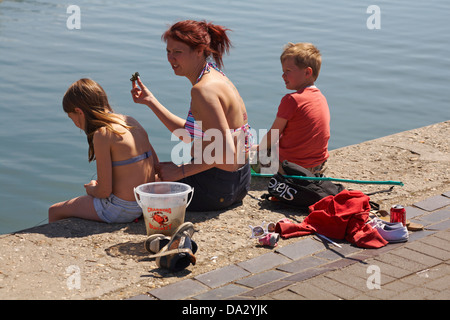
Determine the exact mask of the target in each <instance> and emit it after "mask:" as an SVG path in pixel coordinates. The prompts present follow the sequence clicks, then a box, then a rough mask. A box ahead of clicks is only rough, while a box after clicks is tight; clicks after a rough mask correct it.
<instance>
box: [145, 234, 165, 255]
mask: <svg viewBox="0 0 450 320" xmlns="http://www.w3.org/2000/svg"><path fill="white" fill-rule="evenodd" d="M169 241H170V237H168V236H165V235H163V234H153V235H151V236H150V237H148V238H147V240H145V242H144V248H145V250H146V251H148V252H150V253H153V254H156V253H158V252H159V251H161V249H162V248H164V247H165V246H166V245H167V244H168V243H169Z"/></svg>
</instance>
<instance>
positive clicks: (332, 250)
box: [314, 243, 363, 260]
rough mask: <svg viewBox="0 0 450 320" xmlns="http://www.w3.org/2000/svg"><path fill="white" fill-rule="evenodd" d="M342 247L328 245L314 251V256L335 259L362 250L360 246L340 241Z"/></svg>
mask: <svg viewBox="0 0 450 320" xmlns="http://www.w3.org/2000/svg"><path fill="white" fill-rule="evenodd" d="M340 245H341V246H342V248H336V247H335V246H330V247H329V248H327V250H322V251H320V252H318V253H315V254H314V256H315V257H318V258H323V259H327V260H337V259H341V258H345V257H348V256H349V255H352V254H354V253H356V252H361V251H363V249H362V248H358V247H355V246H353V245H351V244H350V243H340Z"/></svg>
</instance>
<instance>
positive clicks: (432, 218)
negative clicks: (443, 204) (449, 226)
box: [420, 199, 450, 223]
mask: <svg viewBox="0 0 450 320" xmlns="http://www.w3.org/2000/svg"><path fill="white" fill-rule="evenodd" d="M449 200H450V199H449ZM449 218H450V209H449V208H445V209H441V210H437V211H434V212H432V213H429V214H427V215H424V216H422V217H420V220H421V221H425V222H430V223H433V222H441V221H444V220H446V219H449Z"/></svg>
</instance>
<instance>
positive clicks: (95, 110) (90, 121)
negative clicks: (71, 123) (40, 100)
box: [62, 78, 131, 162]
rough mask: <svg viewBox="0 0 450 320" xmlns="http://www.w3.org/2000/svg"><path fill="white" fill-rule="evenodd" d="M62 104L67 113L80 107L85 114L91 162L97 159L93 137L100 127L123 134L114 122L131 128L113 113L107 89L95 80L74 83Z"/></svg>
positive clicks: (82, 80) (81, 80)
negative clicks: (114, 125) (116, 128)
mask: <svg viewBox="0 0 450 320" xmlns="http://www.w3.org/2000/svg"><path fill="white" fill-rule="evenodd" d="M62 105H63V109H64V111H65V112H66V113H71V112H75V108H80V109H81V110H82V111H83V113H84V115H85V119H86V123H85V130H84V131H85V133H86V136H87V141H88V144H89V162H91V161H93V160H95V152H94V143H93V138H94V133H95V132H96V131H97V130H98V129H100V128H102V127H106V128H107V129H108V130H110V131H111V132H114V133H115V134H119V135H122V134H124V133H125V132H119V131H117V130H115V129H114V128H113V126H112V124H120V125H121V126H123V127H124V128H127V129H129V128H131V127H130V126H128V125H126V123H125V122H124V121H122V120H121V119H120V118H118V117H117V116H115V115H114V114H113V109H112V108H111V106H110V105H109V102H108V97H107V96H106V92H105V90H103V88H102V87H101V86H100V85H99V84H98V83H97V82H95V81H94V80H91V79H85V78H84V79H80V80H78V81H76V82H74V83H72V85H71V86H70V87H69V89H67V91H66V93H65V94H64V98H63V101H62Z"/></svg>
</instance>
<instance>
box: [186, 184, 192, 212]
mask: <svg viewBox="0 0 450 320" xmlns="http://www.w3.org/2000/svg"><path fill="white" fill-rule="evenodd" d="M190 192H191V198H190V199H189V201H188V202H187V204H186V208H187V207H188V206H189V204H190V203H191V201H192V198H193V197H194V187H192V189H191V191H190Z"/></svg>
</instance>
